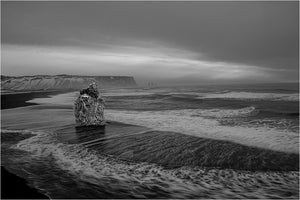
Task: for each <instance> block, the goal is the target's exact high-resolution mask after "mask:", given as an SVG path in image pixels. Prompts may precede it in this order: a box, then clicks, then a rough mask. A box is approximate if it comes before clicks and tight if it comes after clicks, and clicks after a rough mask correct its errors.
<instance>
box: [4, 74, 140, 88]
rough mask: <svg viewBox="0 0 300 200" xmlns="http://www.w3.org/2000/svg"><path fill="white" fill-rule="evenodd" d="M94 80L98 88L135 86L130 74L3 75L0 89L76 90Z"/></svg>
mask: <svg viewBox="0 0 300 200" xmlns="http://www.w3.org/2000/svg"><path fill="white" fill-rule="evenodd" d="M92 82H95V83H96V84H97V85H98V86H99V88H126V87H136V86H137V84H136V82H135V80H134V78H133V77H132V76H80V75H66V74H61V75H33V76H3V75H1V90H2V91H36V90H78V89H81V88H83V87H86V86H87V85H89V84H90V83H92Z"/></svg>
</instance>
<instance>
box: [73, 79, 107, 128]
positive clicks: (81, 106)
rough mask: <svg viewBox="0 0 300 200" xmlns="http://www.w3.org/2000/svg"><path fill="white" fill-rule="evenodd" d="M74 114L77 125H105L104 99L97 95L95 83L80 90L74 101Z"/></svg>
mask: <svg viewBox="0 0 300 200" xmlns="http://www.w3.org/2000/svg"><path fill="white" fill-rule="evenodd" d="M74 115H75V122H76V125H77V126H103V125H105V118H104V100H103V99H102V98H101V97H99V92H98V90H97V86H96V84H95V83H92V84H90V85H89V87H88V88H87V89H82V90H81V91H80V95H79V97H78V98H77V99H76V100H75V103H74Z"/></svg>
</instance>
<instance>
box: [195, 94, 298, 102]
mask: <svg viewBox="0 0 300 200" xmlns="http://www.w3.org/2000/svg"><path fill="white" fill-rule="evenodd" d="M197 99H247V100H270V101H299V93H291V94H283V93H256V92H226V93H217V94H216V93H211V94H205V95H203V94H202V95H200V96H198V97H197Z"/></svg>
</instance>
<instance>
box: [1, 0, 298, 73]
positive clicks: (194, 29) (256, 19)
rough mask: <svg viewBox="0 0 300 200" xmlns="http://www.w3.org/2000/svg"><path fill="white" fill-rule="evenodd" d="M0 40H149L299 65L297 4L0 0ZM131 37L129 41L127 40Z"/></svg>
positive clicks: (218, 57)
mask: <svg viewBox="0 0 300 200" xmlns="http://www.w3.org/2000/svg"><path fill="white" fill-rule="evenodd" d="M1 5H2V8H1V11H2V25H1V28H2V32H1V33H2V43H4V44H18V45H53V46H78V45H79V46H84V47H86V48H89V47H91V48H92V47H93V46H96V45H97V44H101V43H108V44H110V43H111V44H119V43H122V42H126V40H127V39H128V41H135V40H136V41H150V42H151V41H156V42H158V43H160V42H161V43H163V44H167V45H168V46H170V47H173V48H182V49H186V50H189V51H193V52H195V53H196V54H197V53H198V54H199V58H200V56H202V57H203V56H204V57H205V59H207V60H212V61H223V62H234V63H243V64H248V65H256V66H262V67H268V68H277V69H281V68H282V69H288V70H296V71H297V70H298V55H299V52H298V49H299V40H298V37H299V33H298V32H299V16H298V15H299V2H297V1H294V2H268V1H267V2H257V1H249V2H237V1H234V2H216V1H213V2H94V1H93V2H76V1H74V2H3V1H2V2H1ZM129 43H130V42H129Z"/></svg>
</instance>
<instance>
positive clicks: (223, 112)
mask: <svg viewBox="0 0 300 200" xmlns="http://www.w3.org/2000/svg"><path fill="white" fill-rule="evenodd" d="M170 112H172V111H170ZM174 112H175V113H174V114H175V115H176V114H179V115H182V113H181V112H183V113H190V116H201V117H213V118H224V117H246V116H250V115H254V114H257V113H258V112H259V111H258V110H256V109H255V107H253V106H250V107H245V108H241V109H186V110H181V111H178V110H176V111H174Z"/></svg>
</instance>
